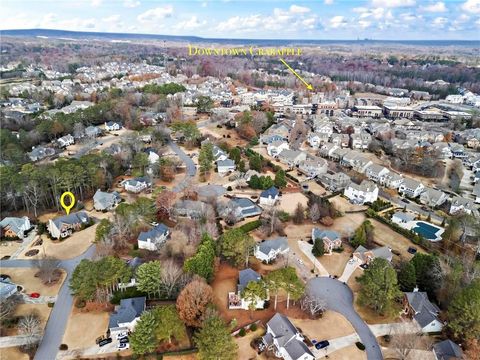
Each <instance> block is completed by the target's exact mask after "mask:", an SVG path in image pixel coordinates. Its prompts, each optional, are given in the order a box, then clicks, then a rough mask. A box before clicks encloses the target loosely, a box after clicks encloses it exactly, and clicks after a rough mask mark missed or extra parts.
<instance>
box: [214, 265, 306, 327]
mask: <svg viewBox="0 0 480 360" xmlns="http://www.w3.org/2000/svg"><path fill="white" fill-rule="evenodd" d="M237 281H238V269H235V268H233V267H231V266H229V265H227V264H221V265H220V266H219V268H218V270H217V272H216V274H215V279H214V281H213V282H212V288H213V294H214V303H215V304H216V305H217V308H218V310H219V312H220V314H221V315H222V317H223V318H224V319H225V320H226V321H231V320H232V319H236V321H237V324H238V327H240V326H244V325H247V324H250V323H252V322H254V321H256V320H261V321H262V323H263V324H265V323H266V322H267V321H268V320H270V318H271V317H272V316H273V315H275V313H276V312H279V313H282V314H284V315H286V316H288V317H291V318H296V319H305V318H308V316H307V315H306V314H305V313H304V312H303V311H302V310H301V309H300V307H299V306H298V304H297V305H294V304H293V302H292V301H290V308H289V309H287V308H286V305H287V304H286V298H287V297H286V295H285V294H279V296H278V303H277V309H276V310H275V309H274V298H273V296H272V298H271V301H270V305H269V307H268V308H267V309H265V310H256V311H254V312H251V311H248V310H230V309H228V302H227V297H228V292H230V291H236V285H237Z"/></svg>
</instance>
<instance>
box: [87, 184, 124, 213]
mask: <svg viewBox="0 0 480 360" xmlns="http://www.w3.org/2000/svg"><path fill="white" fill-rule="evenodd" d="M121 201H122V198H121V197H120V194H119V193H118V192H116V191H114V192H111V193H108V192H104V191H101V190H100V189H98V190H97V191H96V192H95V195H93V207H94V208H95V210H97V211H104V210H113V208H115V206H117V205H118V204H119V203H120V202H121Z"/></svg>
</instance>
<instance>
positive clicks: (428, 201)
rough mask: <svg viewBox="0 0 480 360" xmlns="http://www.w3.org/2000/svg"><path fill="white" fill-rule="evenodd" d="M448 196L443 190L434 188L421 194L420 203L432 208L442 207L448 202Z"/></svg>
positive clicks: (426, 189) (427, 189)
mask: <svg viewBox="0 0 480 360" xmlns="http://www.w3.org/2000/svg"><path fill="white" fill-rule="evenodd" d="M447 199H448V195H447V194H445V193H444V192H443V191H441V190H436V189H432V188H429V187H427V188H425V191H424V192H422V193H421V194H420V202H421V203H422V204H425V205H428V206H430V207H435V206H440V205H442V204H443V203H444V202H445V201H447Z"/></svg>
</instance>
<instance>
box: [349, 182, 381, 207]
mask: <svg viewBox="0 0 480 360" xmlns="http://www.w3.org/2000/svg"><path fill="white" fill-rule="evenodd" d="M343 195H345V196H346V197H347V198H348V199H349V200H350V202H352V203H355V204H360V205H362V204H365V203H373V202H374V201H375V200H377V198H378V186H377V185H375V183H373V182H371V181H369V180H363V181H362V183H361V184H360V185H358V184H355V183H354V182H353V181H352V182H351V183H350V184H349V185H348V186H347V187H346V188H345V190H344V192H343Z"/></svg>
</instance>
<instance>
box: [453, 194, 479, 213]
mask: <svg viewBox="0 0 480 360" xmlns="http://www.w3.org/2000/svg"><path fill="white" fill-rule="evenodd" d="M460 213H466V214H469V215H474V216H476V215H478V209H477V206H476V205H475V202H474V201H472V200H470V199H465V198H464V197H461V196H455V197H454V198H453V199H452V203H451V204H450V214H451V215H455V214H460Z"/></svg>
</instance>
